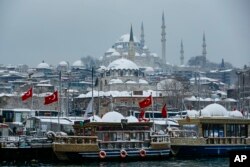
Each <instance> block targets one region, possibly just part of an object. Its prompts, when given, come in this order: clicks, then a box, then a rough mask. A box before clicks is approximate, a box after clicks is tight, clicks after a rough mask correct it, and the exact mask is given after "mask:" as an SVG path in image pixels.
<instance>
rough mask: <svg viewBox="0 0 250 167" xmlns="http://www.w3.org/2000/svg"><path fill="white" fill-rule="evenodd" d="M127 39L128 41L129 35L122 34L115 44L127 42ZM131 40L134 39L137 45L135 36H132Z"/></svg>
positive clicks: (137, 41)
mask: <svg viewBox="0 0 250 167" xmlns="http://www.w3.org/2000/svg"><path fill="white" fill-rule="evenodd" d="M129 39H130V34H124V35H122V36H121V37H120V38H119V40H118V41H116V42H117V43H119V42H129ZM133 39H134V42H135V43H139V40H138V39H137V38H136V37H135V36H133Z"/></svg>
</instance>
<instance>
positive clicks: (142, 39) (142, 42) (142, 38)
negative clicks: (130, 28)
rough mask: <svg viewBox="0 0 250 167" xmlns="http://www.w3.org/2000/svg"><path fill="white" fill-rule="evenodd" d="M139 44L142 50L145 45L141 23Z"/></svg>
mask: <svg viewBox="0 0 250 167" xmlns="http://www.w3.org/2000/svg"><path fill="white" fill-rule="evenodd" d="M140 42H141V49H143V47H144V45H145V40H144V28H143V22H142V23H141V41H140Z"/></svg>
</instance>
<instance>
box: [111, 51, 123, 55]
mask: <svg viewBox="0 0 250 167" xmlns="http://www.w3.org/2000/svg"><path fill="white" fill-rule="evenodd" d="M120 55H121V54H120V53H119V52H117V51H115V52H113V53H112V54H111V56H120Z"/></svg>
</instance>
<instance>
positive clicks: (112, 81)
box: [109, 79, 123, 84]
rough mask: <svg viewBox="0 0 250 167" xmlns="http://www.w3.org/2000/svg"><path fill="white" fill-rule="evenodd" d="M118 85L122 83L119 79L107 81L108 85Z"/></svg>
mask: <svg viewBox="0 0 250 167" xmlns="http://www.w3.org/2000/svg"><path fill="white" fill-rule="evenodd" d="M117 83H118V84H120V83H123V82H122V80H121V79H111V80H110V81H109V84H117Z"/></svg>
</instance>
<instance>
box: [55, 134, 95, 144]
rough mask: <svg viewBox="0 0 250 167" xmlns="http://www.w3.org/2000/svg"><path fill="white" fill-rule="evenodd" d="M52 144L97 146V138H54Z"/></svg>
mask: <svg viewBox="0 0 250 167" xmlns="http://www.w3.org/2000/svg"><path fill="white" fill-rule="evenodd" d="M54 143H60V144H97V136H56V137H55V139H54Z"/></svg>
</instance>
